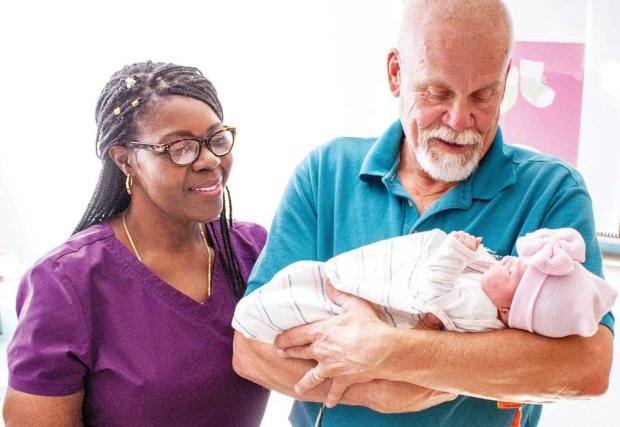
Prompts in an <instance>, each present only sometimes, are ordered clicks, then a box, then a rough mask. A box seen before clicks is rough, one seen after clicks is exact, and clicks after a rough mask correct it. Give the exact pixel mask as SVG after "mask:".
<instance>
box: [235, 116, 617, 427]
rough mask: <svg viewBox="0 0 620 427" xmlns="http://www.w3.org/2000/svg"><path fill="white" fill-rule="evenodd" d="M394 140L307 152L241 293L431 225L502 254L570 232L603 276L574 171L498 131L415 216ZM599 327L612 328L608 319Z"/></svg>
mask: <svg viewBox="0 0 620 427" xmlns="http://www.w3.org/2000/svg"><path fill="white" fill-rule="evenodd" d="M402 140H403V130H402V126H401V124H400V121H397V122H395V123H394V124H392V126H390V127H389V128H388V129H387V130H386V132H385V133H384V134H383V135H382V136H381V137H379V138H338V139H335V140H333V141H331V142H329V143H328V144H326V145H323V146H321V147H318V148H316V149H315V150H313V151H312V152H311V153H310V154H309V155H308V156H307V157H306V158H305V159H304V160H303V161H302V162H301V164H299V165H298V167H297V168H296V170H295V172H294V174H293V177H292V178H291V180H290V182H289V183H288V186H287V187H286V190H285V192H284V195H283V197H282V201H281V203H280V206H279V208H278V210H277V212H276V214H275V217H274V219H273V222H272V226H271V230H270V233H269V237H268V239H267V244H266V246H265V248H264V250H263V252H262V254H261V255H260V257H259V259H258V261H257V263H256V265H255V266H254V269H253V271H252V274H251V276H250V281H249V285H248V291H247V293H250V292H252V291H253V290H255V289H256V288H258V287H260V286H261V285H263V284H264V283H266V282H268V281H269V280H270V279H271V278H272V277H273V276H274V275H275V273H276V272H277V271H279V270H281V269H282V268H284V267H285V266H287V265H289V264H291V263H293V262H295V261H299V260H317V261H325V260H327V259H329V258H331V257H333V256H335V255H338V254H340V253H342V252H345V251H348V250H351V249H354V248H358V247H360V246H363V245H366V244H369V243H373V242H376V241H379V240H383V239H387V238H390V237H396V236H402V235H404V234H408V233H413V232H417V231H427V230H431V229H434V228H439V229H441V230H443V231H445V232H450V231H453V230H464V231H467V232H468V233H470V234H472V235H475V236H481V237H482V238H483V242H484V244H485V246H486V247H487V248H490V249H491V250H493V251H494V252H495V253H496V254H498V255H500V256H504V255H516V247H515V244H516V240H517V238H518V237H519V236H523V235H525V234H526V233H529V232H532V231H534V230H537V229H539V228H561V227H572V228H575V229H576V230H577V231H579V232H580V233H581V235H582V236H583V238H584V240H585V242H586V248H587V254H586V255H587V260H586V262H585V263H584V266H585V267H586V268H587V269H588V270H590V271H592V272H593V273H594V274H597V275H602V260H601V252H600V249H599V247H598V242H597V240H596V234H595V227H594V218H593V213H592V201H591V199H590V196H589V195H588V192H587V190H586V186H585V183H584V182H583V179H582V177H581V176H580V174H579V173H578V172H577V171H576V170H575V169H573V168H571V167H570V166H568V165H566V164H565V163H563V162H562V161H561V160H559V159H557V158H555V157H550V156H546V155H543V154H539V153H534V152H531V151H528V150H524V149H521V148H517V147H512V146H508V145H504V142H503V140H502V135H501V131H500V130H498V131H497V135H496V136H495V139H494V141H493V143H492V145H491V147H490V149H489V151H488V152H487V154H486V156H485V157H484V158H483V159H482V161H481V163H480V166H479V168H478V170H477V171H476V172H474V173H473V174H472V175H471V176H470V177H469V178H468V179H466V180H465V181H463V182H461V183H460V184H459V185H457V186H456V187H454V188H453V189H451V190H450V191H449V192H448V193H446V194H445V195H443V196H442V197H441V198H440V199H439V200H437V201H436V202H435V203H434V204H433V205H432V206H431V207H430V208H428V209H427V210H426V211H425V212H424V213H423V214H422V215H420V213H419V212H418V210H417V208H416V206H415V203H414V202H413V200H412V199H411V197H410V196H409V195H408V194H407V192H406V191H405V189H404V188H403V186H402V185H401V183H400V181H399V178H398V164H399V152H400V144H401V141H402ZM602 323H603V324H605V325H606V326H607V327H609V328H610V329H612V331H613V325H614V319H613V316H612V314H611V313H608V314H607V315H606V316H605V317H604V318H603V320H602ZM524 363H526V361H524ZM319 406H320V405H319V404H316V403H308V402H299V401H296V402H295V404H294V406H293V410H292V412H291V415H290V420H291V422H292V424H293V425H294V426H313V425H314V420H315V418H316V415H317V413H318V410H319ZM540 412H541V406H540V405H524V408H523V421H522V426H528V425H530V426H531V425H536V424H537V422H538V419H539V417H540ZM513 418H514V410H513V409H498V408H497V404H496V402H495V401H490V400H484V399H476V398H471V397H459V398H458V399H456V400H455V401H452V402H447V403H444V404H441V405H438V406H435V407H433V408H430V409H427V410H424V411H420V412H412V413H405V414H381V413H378V412H375V411H372V410H370V409H367V408H363V407H357V406H347V405H338V406H336V407H335V408H332V409H327V410H326V411H325V414H324V417H323V425H324V426H339V427H340V426H356V427H359V426H366V425H372V426H373V427H375V426H412V425H421V426H426V425H428V426H431V425H432V426H434V425H447V426H473V425H475V426H493V427H495V426H501V425H505V426H508V425H510V423H511V421H512V419H513Z"/></svg>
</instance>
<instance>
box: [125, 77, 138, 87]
mask: <svg viewBox="0 0 620 427" xmlns="http://www.w3.org/2000/svg"><path fill="white" fill-rule="evenodd" d="M125 85H126V86H127V89H131V88H132V87H134V86H135V85H136V80H135V79H134V78H132V77H127V78H126V79H125Z"/></svg>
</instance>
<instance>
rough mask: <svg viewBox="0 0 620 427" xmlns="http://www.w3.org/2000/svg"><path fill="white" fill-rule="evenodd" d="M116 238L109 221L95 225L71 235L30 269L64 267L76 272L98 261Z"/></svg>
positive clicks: (63, 268)
mask: <svg viewBox="0 0 620 427" xmlns="http://www.w3.org/2000/svg"><path fill="white" fill-rule="evenodd" d="M112 239H115V237H114V232H113V231H112V228H111V227H110V225H109V224H108V223H107V222H103V223H100V224H97V225H93V226H91V227H89V228H87V229H85V230H82V231H80V232H79V233H76V234H74V235H73V236H71V237H70V238H69V239H68V240H67V241H65V242H64V243H62V244H61V245H59V246H57V247H56V248H54V249H52V250H51V251H49V252H48V253H47V254H45V255H44V256H43V257H41V258H40V259H39V260H38V261H37V262H35V263H34V265H33V266H32V267H31V269H30V270H49V269H56V268H59V267H62V270H68V271H70V272H71V273H74V272H75V271H74V270H84V269H87V268H88V267H89V266H92V265H93V264H96V263H97V260H99V259H101V258H102V256H103V254H104V253H105V252H108V251H107V248H108V247H109V245H110V244H112Z"/></svg>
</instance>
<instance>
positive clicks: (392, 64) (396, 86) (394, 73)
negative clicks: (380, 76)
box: [387, 49, 400, 97]
mask: <svg viewBox="0 0 620 427" xmlns="http://www.w3.org/2000/svg"><path fill="white" fill-rule="evenodd" d="M387 72H388V83H389V85H390V92H392V95H394V96H396V97H398V96H399V95H400V59H399V58H398V51H397V50H396V49H390V52H389V53H388V57H387Z"/></svg>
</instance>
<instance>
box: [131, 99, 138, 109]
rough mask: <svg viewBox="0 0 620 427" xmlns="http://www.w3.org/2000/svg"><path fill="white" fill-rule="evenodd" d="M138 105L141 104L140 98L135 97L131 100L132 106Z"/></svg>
mask: <svg viewBox="0 0 620 427" xmlns="http://www.w3.org/2000/svg"><path fill="white" fill-rule="evenodd" d="M138 105H140V101H138V99H137V98H136V99H134V100H133V101H131V106H132V107H137V106H138Z"/></svg>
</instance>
